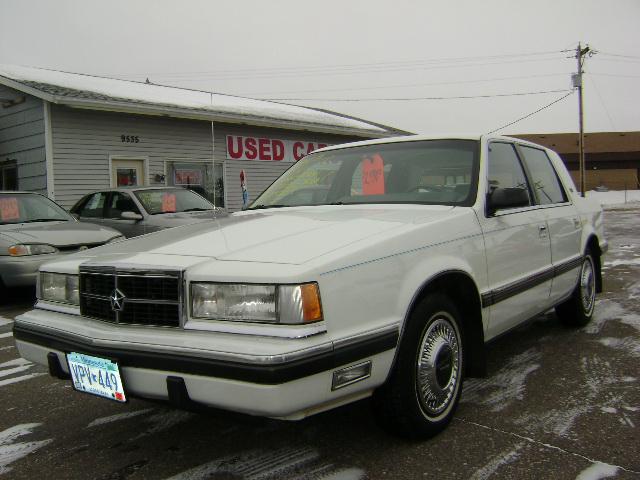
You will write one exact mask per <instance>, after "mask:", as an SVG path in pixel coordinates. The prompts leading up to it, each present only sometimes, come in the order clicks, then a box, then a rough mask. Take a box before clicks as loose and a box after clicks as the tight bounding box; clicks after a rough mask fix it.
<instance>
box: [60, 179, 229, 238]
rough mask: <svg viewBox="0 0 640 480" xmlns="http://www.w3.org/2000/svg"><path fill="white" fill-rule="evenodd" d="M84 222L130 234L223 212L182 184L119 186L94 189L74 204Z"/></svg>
mask: <svg viewBox="0 0 640 480" xmlns="http://www.w3.org/2000/svg"><path fill="white" fill-rule="evenodd" d="M70 211H71V213H72V214H73V215H75V216H76V217H77V218H78V219H79V220H80V221H81V222H90V223H98V224H100V225H106V226H108V227H111V228H115V229H116V230H118V231H120V232H122V234H123V235H125V236H126V237H135V236H138V235H143V234H145V233H151V232H157V231H158V230H162V229H165V228H171V227H177V226H179V225H187V224H189V223H196V222H202V221H206V220H211V219H212V218H213V217H214V215H217V216H220V215H222V214H223V212H222V210H221V209H216V207H214V206H213V204H212V203H211V202H210V201H209V200H207V199H206V198H204V197H201V196H200V195H198V194H197V193H195V192H193V191H192V190H188V189H186V188H180V187H142V188H139V187H138V188H131V187H126V188H115V189H111V190H102V191H100V192H93V193H90V194H88V195H85V196H84V197H82V198H81V199H80V200H79V201H78V202H76V204H75V205H74V206H73V207H71V210H70Z"/></svg>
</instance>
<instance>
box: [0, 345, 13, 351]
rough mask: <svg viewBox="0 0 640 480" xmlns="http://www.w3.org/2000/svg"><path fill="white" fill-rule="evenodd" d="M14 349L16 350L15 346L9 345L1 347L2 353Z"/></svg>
mask: <svg viewBox="0 0 640 480" xmlns="http://www.w3.org/2000/svg"><path fill="white" fill-rule="evenodd" d="M12 348H15V347H14V346H13V345H9V346H8V347H0V352H1V351H2V350H11V349H12Z"/></svg>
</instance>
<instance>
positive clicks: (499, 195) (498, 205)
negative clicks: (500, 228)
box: [487, 187, 530, 215]
mask: <svg viewBox="0 0 640 480" xmlns="http://www.w3.org/2000/svg"><path fill="white" fill-rule="evenodd" d="M529 205H530V202H529V192H528V191H527V189H526V188H521V187H510V188H494V189H493V190H492V191H491V192H490V193H489V194H488V195H487V212H488V214H489V215H493V214H495V213H496V212H497V211H498V210H501V209H504V208H518V207H528V206H529Z"/></svg>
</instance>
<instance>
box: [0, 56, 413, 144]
mask: <svg viewBox="0 0 640 480" xmlns="http://www.w3.org/2000/svg"><path fill="white" fill-rule="evenodd" d="M0 85H5V86H7V87H10V88H13V89H15V90H18V91H21V92H23V93H26V94H29V95H33V96H35V97H38V98H41V99H43V100H46V101H48V102H51V103H55V104H61V105H67V106H70V107H76V108H87V109H92V110H108V111H115V112H128V113H137V114H145V115H162V116H169V117H178V118H189V119H194V120H206V121H216V122H221V123H241V124H248V125H254V126H262V127H271V128H285V129H293V130H308V131H313V132H321V133H331V134H338V135H351V136H359V137H368V138H380V137H387V136H390V135H399V134H405V133H407V132H403V131H401V130H397V129H394V128H391V127H387V126H385V125H380V124H377V123H373V122H368V121H366V120H362V119H359V118H355V117H351V116H347V115H343V114H339V113H336V112H330V111H327V110H320V109H314V108H308V107H301V106H297V105H289V104H285V103H279V102H272V101H266V100H255V99H252V98H245V97H237V96H233V95H224V94H220V93H213V92H205V91H200V90H190V89H185V88H178V87H169V86H164V85H156V84H153V83H144V82H134V81H129V80H118V79H113V78H105V77H98V76H93V75H84V74H78V73H68V72H61V71H57V70H46V69H42V68H31V67H22V66H16V65H2V64H0Z"/></svg>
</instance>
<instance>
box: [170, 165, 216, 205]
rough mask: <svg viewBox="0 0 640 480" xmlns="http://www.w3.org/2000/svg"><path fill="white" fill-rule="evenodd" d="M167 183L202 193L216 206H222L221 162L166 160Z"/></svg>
mask: <svg viewBox="0 0 640 480" xmlns="http://www.w3.org/2000/svg"><path fill="white" fill-rule="evenodd" d="M166 171H167V177H166V180H167V185H172V186H176V187H184V188H188V189H189V190H193V191H194V192H196V193H198V194H199V195H202V196H203V197H205V198H206V199H207V200H209V201H210V202H211V203H213V204H214V205H215V206H216V207H224V177H223V174H222V172H223V166H222V164H219V163H216V164H215V165H212V164H211V163H204V162H201V163H200V162H185V161H179V160H175V161H169V162H167V170H166Z"/></svg>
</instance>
